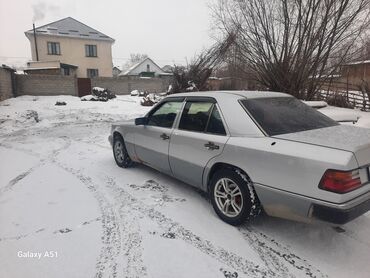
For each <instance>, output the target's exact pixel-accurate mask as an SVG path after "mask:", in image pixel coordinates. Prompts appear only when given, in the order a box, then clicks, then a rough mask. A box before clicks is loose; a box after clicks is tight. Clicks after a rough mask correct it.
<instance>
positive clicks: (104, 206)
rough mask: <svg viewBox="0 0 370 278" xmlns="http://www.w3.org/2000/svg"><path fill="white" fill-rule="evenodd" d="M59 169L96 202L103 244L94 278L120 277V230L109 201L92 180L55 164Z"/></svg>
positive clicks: (115, 214)
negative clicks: (78, 182)
mask: <svg viewBox="0 0 370 278" xmlns="http://www.w3.org/2000/svg"><path fill="white" fill-rule="evenodd" d="M56 165H58V166H59V167H60V168H62V169H64V170H65V171H66V172H68V173H70V174H72V175H73V176H75V177H76V178H77V179H78V180H80V181H81V182H82V183H83V184H84V185H85V186H86V187H87V189H88V190H89V191H90V192H91V193H92V194H93V196H94V197H95V199H96V200H97V202H98V205H99V209H100V212H101V223H102V230H103V234H102V236H101V242H102V244H103V247H102V249H101V250H100V255H99V257H98V259H97V262H96V266H95V269H96V274H95V277H96V278H101V277H113V278H114V277H120V275H118V271H119V270H118V269H117V267H118V263H117V260H116V259H117V257H118V256H119V255H120V252H121V229H120V225H119V222H118V219H119V217H118V215H117V213H116V211H115V209H114V207H113V205H112V204H111V203H110V202H109V200H108V199H107V198H106V197H105V196H104V195H103V194H102V193H101V192H100V191H99V190H98V188H99V186H98V185H97V184H95V183H94V182H93V181H92V179H91V178H90V177H88V176H85V175H83V174H81V173H80V171H78V170H75V169H73V168H69V167H67V166H65V165H63V164H61V163H59V162H56Z"/></svg>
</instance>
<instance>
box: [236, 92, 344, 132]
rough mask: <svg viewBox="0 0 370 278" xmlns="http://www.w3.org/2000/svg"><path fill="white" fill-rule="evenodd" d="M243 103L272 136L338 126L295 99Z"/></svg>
mask: <svg viewBox="0 0 370 278" xmlns="http://www.w3.org/2000/svg"><path fill="white" fill-rule="evenodd" d="M241 102H242V104H243V105H244V107H245V108H246V109H247V110H248V111H249V113H250V114H251V115H252V116H253V118H254V119H255V120H256V121H257V123H258V124H259V125H260V126H261V127H262V129H263V130H264V131H265V132H266V133H267V134H268V135H270V136H273V135H279V134H286V133H293V132H299V131H305V130H311V129H318V128H324V127H329V126H335V125H338V123H337V122H335V121H334V120H332V119H330V118H329V117H327V116H325V115H324V114H322V113H320V112H318V111H317V110H315V109H314V108H311V107H310V106H308V105H306V104H304V103H303V102H302V101H300V100H298V99H296V98H293V97H272V98H257V99H246V100H242V101H241Z"/></svg>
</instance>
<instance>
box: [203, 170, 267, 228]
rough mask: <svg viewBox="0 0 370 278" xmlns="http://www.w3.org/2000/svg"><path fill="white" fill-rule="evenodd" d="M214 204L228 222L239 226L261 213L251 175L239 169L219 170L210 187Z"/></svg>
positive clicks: (217, 211)
mask: <svg viewBox="0 0 370 278" xmlns="http://www.w3.org/2000/svg"><path fill="white" fill-rule="evenodd" d="M209 195H210V199H211V203H212V206H213V208H214V210H215V212H216V213H217V215H218V216H219V217H220V218H221V219H222V220H223V221H225V222H226V223H228V224H230V225H233V226H238V225H241V224H243V223H244V222H246V221H249V220H251V219H252V218H254V217H256V216H257V215H258V214H259V213H260V211H261V210H260V203H259V200H258V198H257V195H256V193H255V191H254V188H253V183H252V181H251V180H250V179H249V177H248V176H247V175H246V174H244V173H243V172H242V171H241V170H239V169H229V168H225V169H222V170H219V171H217V172H216V173H215V174H214V175H213V177H212V179H211V181H210V187H209Z"/></svg>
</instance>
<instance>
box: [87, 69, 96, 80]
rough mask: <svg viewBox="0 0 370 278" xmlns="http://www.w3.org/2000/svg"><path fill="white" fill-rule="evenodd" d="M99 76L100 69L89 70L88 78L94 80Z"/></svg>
mask: <svg viewBox="0 0 370 278" xmlns="http://www.w3.org/2000/svg"><path fill="white" fill-rule="evenodd" d="M98 76H99V70H98V69H87V77H89V78H93V77H98Z"/></svg>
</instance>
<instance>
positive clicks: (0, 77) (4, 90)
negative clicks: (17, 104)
mask: <svg viewBox="0 0 370 278" xmlns="http://www.w3.org/2000/svg"><path fill="white" fill-rule="evenodd" d="M13 96H14V95H13V87H12V72H11V71H10V70H7V69H3V68H2V67H0V101H2V100H5V99H8V98H11V97H13Z"/></svg>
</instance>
